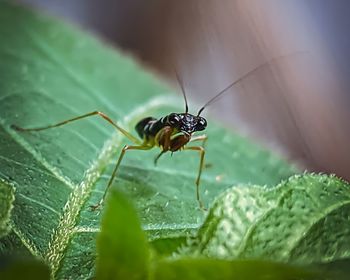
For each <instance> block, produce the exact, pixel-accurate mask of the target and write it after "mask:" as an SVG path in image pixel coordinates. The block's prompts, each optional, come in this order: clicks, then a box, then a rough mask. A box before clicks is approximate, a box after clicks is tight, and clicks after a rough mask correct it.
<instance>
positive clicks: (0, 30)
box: [0, 2, 296, 279]
mask: <svg viewBox="0 0 350 280" xmlns="http://www.w3.org/2000/svg"><path fill="white" fill-rule="evenodd" d="M0 37H1V38H3V39H2V40H1V41H0V61H1V63H0V76H1V80H0V101H1V102H0V172H1V173H0V177H2V178H9V179H11V180H12V181H13V183H14V184H15V186H16V200H15V202H14V209H13V213H12V224H13V230H12V232H11V233H10V234H9V235H8V236H6V238H4V239H3V240H1V243H0V250H1V251H2V252H5V253H8V252H12V251H15V252H21V253H23V254H30V255H34V256H36V257H39V258H42V259H43V260H45V262H46V263H47V264H48V265H49V266H50V268H51V271H52V276H55V277H56V278H59V279H67V278H70V279H86V278H89V277H92V276H93V275H94V269H93V268H94V261H95V256H96V248H95V241H96V235H97V233H98V232H99V223H100V213H99V212H91V211H89V205H93V204H96V203H97V202H98V201H99V200H100V198H101V196H102V193H103V191H104V189H105V186H106V184H107V181H108V180H109V178H110V175H111V170H112V168H113V167H114V164H115V160H116V157H117V155H118V153H119V152H120V150H121V147H122V146H123V145H124V144H125V143H128V142H127V141H126V139H125V137H123V136H122V135H121V134H120V133H118V132H116V131H115V130H114V129H113V128H112V127H111V126H110V125H108V124H107V123H106V122H104V121H103V120H101V119H99V118H97V117H96V118H90V119H87V120H81V121H78V122H76V123H72V124H69V125H66V126H63V127H60V128H56V129H50V130H47V131H41V132H35V133H34V132H32V133H23V132H22V133H21V132H16V131H14V130H13V129H11V128H10V126H11V124H16V125H19V126H22V127H35V126H43V125H48V124H53V123H56V122H58V121H62V120H64V119H67V118H71V117H75V116H78V115H81V114H85V113H88V112H91V111H95V110H99V111H102V112H104V113H106V114H107V115H108V116H110V117H111V118H112V119H113V120H117V121H118V123H119V124H120V125H121V126H122V127H124V128H125V129H127V130H129V131H131V132H133V127H134V125H135V123H136V122H137V121H139V120H140V119H141V118H143V117H147V116H155V117H162V116H164V115H166V114H169V112H172V111H182V110H183V108H182V107H183V101H182V100H181V99H180V98H175V97H173V96H172V95H171V94H170V92H169V90H168V89H167V88H166V86H164V85H163V84H162V83H160V82H158V81H157V80H156V79H155V78H154V77H153V76H152V75H151V74H148V73H146V72H144V71H142V70H141V69H140V67H139V66H138V65H137V64H136V63H135V62H134V61H133V60H131V59H130V58H127V57H125V56H124V55H122V54H120V53H118V52H116V51H115V50H113V49H111V48H109V47H106V46H105V45H103V44H102V43H100V42H98V41H97V40H96V39H94V38H92V37H91V36H88V35H86V34H83V33H82V32H80V31H77V30H75V29H74V28H72V27H71V26H69V25H66V24H64V23H62V22H59V21H56V20H53V19H50V18H47V17H45V16H42V15H38V14H37V13H33V12H31V11H28V10H26V9H23V8H21V7H16V6H14V5H13V4H6V3H4V2H1V3H0ZM177 104H178V106H177ZM207 133H208V136H209V141H208V143H207V156H206V161H207V162H208V163H210V165H211V167H208V168H206V169H205V170H204V172H203V177H202V184H201V194H202V198H203V200H204V202H205V204H206V205H210V204H211V203H212V201H213V200H214V198H215V197H216V196H217V195H218V194H219V193H221V192H222V191H224V190H225V189H227V188H229V187H230V186H232V185H236V184H239V183H251V184H261V185H265V184H266V185H267V186H273V185H275V184H277V183H278V182H280V180H281V179H285V178H288V177H289V176H290V175H292V174H293V173H295V172H296V171H295V169H294V168H292V167H290V166H289V165H287V164H286V163H285V162H284V161H281V160H280V159H279V158H278V157H275V156H273V155H271V154H270V153H269V152H267V151H265V150H263V149H260V148H259V147H257V146H256V145H255V144H253V143H251V142H249V141H248V140H246V139H244V138H242V137H239V136H237V135H234V134H232V133H230V132H229V131H227V130H225V129H223V128H221V127H220V126H219V125H217V124H216V123H215V122H212V121H210V120H209V125H208V130H207ZM158 153H159V150H151V151H146V152H136V151H133V152H130V153H129V154H127V155H126V157H125V160H124V161H123V163H122V166H121V168H120V173H119V176H118V178H117V179H116V180H115V181H114V183H113V186H112V188H118V189H119V190H121V191H123V192H124V193H125V194H127V195H128V197H129V198H130V199H132V200H133V201H134V203H135V205H136V207H137V210H138V213H139V215H140V217H141V223H142V226H143V229H144V230H145V231H147V233H148V237H149V239H150V240H151V241H152V242H154V244H155V243H157V248H164V246H160V245H161V240H163V239H164V240H166V242H168V241H169V240H175V241H176V242H178V241H179V240H181V239H183V238H184V237H186V236H187V235H189V234H193V233H194V232H195V231H196V230H197V229H198V228H199V226H200V225H201V224H202V222H203V220H204V218H205V213H204V212H203V211H201V210H200V209H198V206H197V202H196V199H195V186H194V181H195V177H196V174H197V168H198V160H199V159H198V155H197V154H196V153H194V152H190V151H188V152H182V153H175V154H174V156H173V157H170V155H169V156H168V155H165V156H164V157H163V158H161V160H160V162H159V164H158V167H155V166H154V165H153V158H154V156H155V155H156V154H158ZM159 240H160V241H159ZM158 241H159V242H158ZM172 245H173V244H172Z"/></svg>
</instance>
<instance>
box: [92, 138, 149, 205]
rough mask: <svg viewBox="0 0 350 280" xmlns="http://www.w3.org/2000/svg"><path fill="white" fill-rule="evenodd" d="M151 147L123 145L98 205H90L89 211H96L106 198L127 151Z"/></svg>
mask: <svg viewBox="0 0 350 280" xmlns="http://www.w3.org/2000/svg"><path fill="white" fill-rule="evenodd" d="M152 148H153V146H149V145H139V146H128V145H125V146H124V148H123V149H122V151H121V152H120V155H119V158H118V161H117V163H116V165H115V167H114V170H113V173H112V176H111V177H110V179H109V181H108V184H107V187H106V188H105V191H104V193H103V196H102V199H101V200H100V202H99V203H97V204H96V205H91V206H90V209H91V210H92V211H94V210H96V209H98V208H99V207H100V206H101V205H102V204H103V202H104V200H105V198H106V195H107V193H108V190H109V187H110V186H111V185H112V183H113V180H114V178H115V177H116V175H117V172H118V169H119V166H120V164H121V162H122V160H123V158H124V155H125V153H126V152H127V151H130V150H149V149H152Z"/></svg>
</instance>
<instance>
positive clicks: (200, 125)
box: [197, 118, 207, 131]
mask: <svg viewBox="0 0 350 280" xmlns="http://www.w3.org/2000/svg"><path fill="white" fill-rule="evenodd" d="M206 127H207V121H206V120H205V118H199V120H198V122H197V130H199V131H201V130H204V129H205V128H206Z"/></svg>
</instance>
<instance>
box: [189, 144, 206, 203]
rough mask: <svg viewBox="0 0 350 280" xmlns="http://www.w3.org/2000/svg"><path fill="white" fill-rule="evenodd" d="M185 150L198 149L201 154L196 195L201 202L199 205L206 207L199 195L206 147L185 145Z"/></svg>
mask: <svg viewBox="0 0 350 280" xmlns="http://www.w3.org/2000/svg"><path fill="white" fill-rule="evenodd" d="M184 150H193V151H198V152H199V156H200V161H199V170H198V176H197V179H196V197H197V201H198V203H199V207H200V208H201V209H205V207H204V205H203V203H202V200H201V199H200V195H199V183H200V179H201V175H202V170H203V165H204V155H205V149H204V148H203V147H202V146H193V147H191V146H190V147H185V148H184Z"/></svg>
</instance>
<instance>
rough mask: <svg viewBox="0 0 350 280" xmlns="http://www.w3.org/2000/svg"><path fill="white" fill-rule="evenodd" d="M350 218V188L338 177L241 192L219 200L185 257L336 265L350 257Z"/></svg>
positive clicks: (235, 190)
mask: <svg viewBox="0 0 350 280" xmlns="http://www.w3.org/2000/svg"><path fill="white" fill-rule="evenodd" d="M349 217H350V185H349V184H348V183H346V182H344V181H342V180H340V179H338V178H336V177H334V176H326V175H314V174H306V175H302V176H301V175H298V176H294V177H291V178H290V179H289V180H288V181H285V182H282V183H281V184H279V185H278V186H277V187H276V188H273V189H267V188H261V187H258V186H250V187H248V186H239V187H236V188H232V189H230V190H227V191H226V192H225V193H224V194H222V195H221V196H220V197H219V198H218V199H217V200H216V202H215V203H214V206H213V208H212V209H211V210H210V213H209V215H208V218H207V220H206V221H205V223H204V224H203V226H202V228H201V229H200V231H199V234H198V236H197V237H196V238H194V239H192V240H190V243H189V245H188V247H185V248H183V249H182V253H183V254H190V255H205V256H210V257H214V258H225V259H227V258H229V259H230V258H263V259H271V260H274V261H292V262H298V263H302V264H307V263H312V262H327V261H335V260H337V259H342V258H346V257H349V254H350V253H349V252H350V227H349V219H350V218H349Z"/></svg>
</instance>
